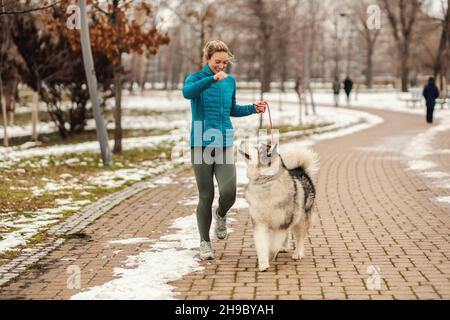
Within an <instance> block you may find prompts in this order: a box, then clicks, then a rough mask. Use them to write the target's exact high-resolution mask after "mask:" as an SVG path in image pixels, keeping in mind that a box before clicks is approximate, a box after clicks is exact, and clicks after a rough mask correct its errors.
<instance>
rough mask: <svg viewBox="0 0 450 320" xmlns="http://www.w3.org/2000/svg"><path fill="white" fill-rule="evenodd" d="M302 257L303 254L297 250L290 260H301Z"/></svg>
mask: <svg viewBox="0 0 450 320" xmlns="http://www.w3.org/2000/svg"><path fill="white" fill-rule="evenodd" d="M304 256H305V254H304V253H303V252H298V251H297V250H295V251H294V253H293V254H292V259H294V260H301V259H302V258H303V257H304Z"/></svg>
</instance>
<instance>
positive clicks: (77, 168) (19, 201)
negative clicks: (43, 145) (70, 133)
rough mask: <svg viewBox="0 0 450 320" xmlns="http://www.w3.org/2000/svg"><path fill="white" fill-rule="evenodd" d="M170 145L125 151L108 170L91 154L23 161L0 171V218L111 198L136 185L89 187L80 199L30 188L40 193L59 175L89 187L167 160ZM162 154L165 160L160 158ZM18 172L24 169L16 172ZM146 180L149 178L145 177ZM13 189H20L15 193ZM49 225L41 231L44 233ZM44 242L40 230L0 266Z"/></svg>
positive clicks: (76, 194)
mask: <svg viewBox="0 0 450 320" xmlns="http://www.w3.org/2000/svg"><path fill="white" fill-rule="evenodd" d="M172 148H173V144H168V143H166V144H160V145H157V146H155V147H153V148H150V149H132V150H126V151H124V152H123V153H122V154H120V155H114V156H113V160H114V164H113V165H112V166H110V167H107V168H105V167H103V166H99V163H100V162H101V161H100V156H99V155H97V154H92V153H88V152H86V153H81V154H74V153H69V154H65V155H62V156H52V157H50V160H49V163H48V166H46V167H42V166H32V165H31V164H33V163H34V162H36V161H37V160H39V159H38V158H34V159H31V160H30V159H26V160H23V161H21V162H19V163H17V164H15V165H14V166H13V167H12V168H10V169H7V170H0V181H2V185H1V186H0V214H1V213H6V212H11V211H14V212H15V213H14V214H12V215H8V219H13V220H14V219H18V218H21V217H33V216H34V215H33V214H32V213H31V212H35V211H37V210H39V209H43V208H53V207H55V200H57V199H68V198H71V199H72V200H73V201H79V200H90V201H91V202H95V201H96V200H98V199H99V198H101V197H104V196H106V195H109V194H112V193H114V192H117V191H120V190H122V189H125V188H126V187H128V186H130V185H132V184H134V183H136V181H126V182H125V183H124V184H123V185H121V186H118V187H113V188H105V187H102V186H96V185H90V187H92V189H87V190H88V191H89V193H90V194H88V195H81V193H82V192H83V191H85V190H76V189H73V188H71V189H69V190H65V191H67V194H52V193H44V194H42V195H39V196H37V195H33V193H32V191H31V188H38V189H42V188H43V187H44V186H45V184H46V183H47V182H48V181H60V180H61V177H60V175H61V174H70V175H71V176H72V177H71V178H69V180H70V179H73V178H76V179H78V180H79V181H78V182H77V183H78V184H80V185H82V186H86V185H89V183H88V179H89V178H91V177H93V176H96V175H98V174H100V173H102V172H108V171H116V170H120V169H129V168H136V167H139V166H140V165H141V163H142V162H143V161H154V162H155V166H157V165H158V164H159V163H163V162H166V161H168V160H169V156H170V155H171V150H172ZM163 154H165V155H166V156H162V155H163ZM71 158H79V159H81V161H85V163H86V165H80V163H76V164H66V163H65V162H64V161H66V160H67V159H71ZM18 169H24V170H19V171H18ZM148 178H149V177H148ZM13 187H20V188H21V189H19V190H16V189H13ZM78 211H79V210H75V211H74V210H65V211H61V212H60V214H61V215H62V216H61V217H59V216H56V217H57V218H58V220H59V221H60V222H61V221H64V220H66V219H67V218H69V217H71V216H72V215H74V214H76V213H77V212H78ZM50 226H51V225H49V226H47V227H45V229H48V228H49V227H50ZM14 231H19V229H18V228H4V229H0V240H1V235H2V234H6V233H10V232H14ZM66 238H69V239H74V238H77V239H80V238H83V239H89V236H88V235H86V234H82V233H79V234H73V235H68V236H67V237H66ZM47 239H48V235H47V233H46V231H45V230H41V231H39V232H38V233H36V234H35V235H34V236H33V237H32V238H30V239H28V240H27V244H26V245H21V246H18V247H16V248H14V250H9V251H5V252H3V253H0V264H1V262H3V261H8V260H11V259H13V258H15V257H17V256H18V255H19V254H20V252H21V251H22V250H23V249H25V248H30V247H33V246H34V245H36V244H38V243H42V242H43V241H45V240H47Z"/></svg>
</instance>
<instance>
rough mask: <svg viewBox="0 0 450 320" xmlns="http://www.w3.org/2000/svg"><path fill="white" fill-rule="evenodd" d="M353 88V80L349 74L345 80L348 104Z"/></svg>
mask: <svg viewBox="0 0 450 320" xmlns="http://www.w3.org/2000/svg"><path fill="white" fill-rule="evenodd" d="M352 89H353V81H352V79H350V77H349V76H347V77H346V78H345V80H344V91H345V94H346V95H347V104H349V103H350V93H351V92H352Z"/></svg>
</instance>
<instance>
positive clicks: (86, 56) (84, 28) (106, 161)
mask: <svg viewBox="0 0 450 320" xmlns="http://www.w3.org/2000/svg"><path fill="white" fill-rule="evenodd" d="M80 9H81V10H80V16H81V17H80V18H81V19H80V20H81V21H80V22H81V26H80V38H81V50H82V54H83V62H84V70H85V72H86V80H87V84H88V88H89V96H90V98H91V103H92V108H93V110H94V118H95V129H96V132H97V138H98V141H99V143H100V151H101V157H102V161H103V165H105V166H108V165H110V164H111V162H112V161H111V150H110V148H109V145H108V132H107V131H106V126H105V122H104V120H103V116H102V114H101V111H100V101H99V98H98V92H97V77H96V76H95V68H94V61H93V58H92V50H91V42H90V40H89V29H88V28H89V26H88V22H87V13H86V0H80Z"/></svg>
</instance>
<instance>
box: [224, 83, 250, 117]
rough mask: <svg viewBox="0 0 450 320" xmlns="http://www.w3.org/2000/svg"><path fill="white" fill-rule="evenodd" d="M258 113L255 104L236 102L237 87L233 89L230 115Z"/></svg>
mask: <svg viewBox="0 0 450 320" xmlns="http://www.w3.org/2000/svg"><path fill="white" fill-rule="evenodd" d="M254 113H256V108H255V106H253V105H251V104H249V105H245V106H241V105H238V104H236V89H235V90H234V91H233V98H232V105H231V112H230V116H232V117H246V116H249V115H252V114H254Z"/></svg>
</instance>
